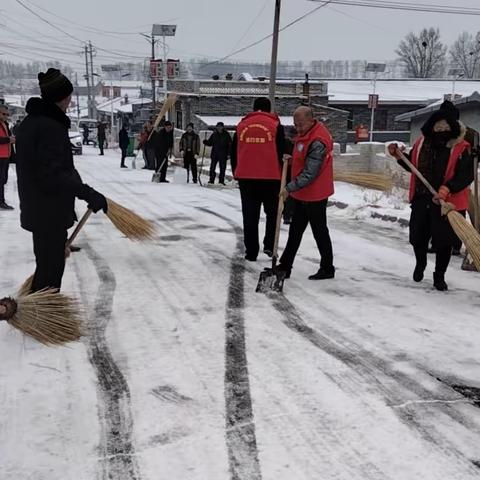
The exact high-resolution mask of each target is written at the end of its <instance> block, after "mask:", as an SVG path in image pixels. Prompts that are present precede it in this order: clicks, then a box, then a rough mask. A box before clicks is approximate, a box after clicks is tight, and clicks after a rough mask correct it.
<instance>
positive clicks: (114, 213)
mask: <svg viewBox="0 0 480 480" xmlns="http://www.w3.org/2000/svg"><path fill="white" fill-rule="evenodd" d="M107 203H108V209H107V217H108V218H109V219H110V221H111V222H112V223H113V224H114V225H115V227H116V228H117V229H118V230H120V232H122V233H123V234H124V235H125V236H126V237H127V238H129V239H130V240H136V241H143V240H152V239H153V238H154V236H155V231H156V229H155V225H154V224H153V222H151V221H149V220H145V219H144V218H142V217H141V216H140V215H137V214H136V213H135V212H132V210H129V209H128V208H125V207H123V206H122V205H119V204H118V203H116V202H114V201H113V200H111V199H110V198H107Z"/></svg>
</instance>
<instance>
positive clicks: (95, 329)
mask: <svg viewBox="0 0 480 480" xmlns="http://www.w3.org/2000/svg"><path fill="white" fill-rule="evenodd" d="M82 247H83V250H84V251H85V253H86V255H87V257H88V258H89V259H90V260H91V261H92V263H93V265H94V267H95V270H96V272H97V275H98V278H99V280H100V285H99V288H98V293H97V297H96V299H95V304H94V307H93V315H92V316H93V322H95V323H94V324H91V325H89V336H88V337H87V338H88V344H87V347H88V356H89V360H90V363H91V364H92V366H93V368H94V371H95V374H96V377H97V379H98V398H99V399H100V402H99V417H100V426H101V432H102V444H101V445H100V460H101V472H100V478H101V480H140V478H141V475H140V471H139V467H138V464H137V459H136V456H135V455H136V454H135V447H134V442H133V416H132V413H131V406H130V389H129V387H128V384H127V381H126V379H125V377H124V376H123V374H122V372H121V370H120V369H119V367H118V365H117V364H116V363H115V361H114V359H113V357H112V354H111V352H110V349H109V346H108V342H107V341H106V338H105V330H106V328H107V326H108V323H109V321H110V320H111V317H112V306H113V297H114V293H115V288H116V282H115V276H114V274H113V272H112V271H111V269H110V268H109V266H108V265H107V263H106V262H105V261H104V260H103V259H102V258H101V257H100V256H99V255H98V254H97V253H96V252H95V250H93V248H92V247H91V246H90V245H89V244H88V243H85V244H84V245H82ZM78 277H79V281H80V283H83V282H82V279H81V277H80V276H78ZM82 291H84V290H83V289H82Z"/></svg>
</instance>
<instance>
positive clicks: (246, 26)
mask: <svg viewBox="0 0 480 480" xmlns="http://www.w3.org/2000/svg"><path fill="white" fill-rule="evenodd" d="M20 1H21V2H23V3H24V4H25V5H27V6H29V7H31V8H32V9H33V10H35V11H36V12H37V13H38V14H39V15H41V16H42V17H44V18H45V19H46V20H48V21H50V22H51V23H53V24H55V25H57V26H58V27H59V28H61V29H63V30H65V31H67V32H68V33H69V34H71V35H72V36H73V37H75V39H74V38H71V37H68V36H66V35H64V34H62V33H61V32H59V31H58V30H55V29H54V28H52V27H51V26H49V25H48V24H46V23H45V22H43V21H42V20H40V19H39V18H36V17H35V16H34V15H32V13H30V12H28V11H27V10H25V9H24V8H23V7H22V6H21V5H20V4H19V3H18V1H17V0H1V4H0V24H1V25H0V53H1V54H3V55H0V58H3V59H5V58H8V59H11V60H17V61H26V60H27V59H32V58H38V59H43V60H49V58H46V57H45V56H46V55H48V56H49V57H54V58H58V60H59V61H62V62H65V63H67V62H70V63H72V66H74V67H75V69H80V68H81V64H82V57H81V55H80V53H79V52H80V50H81V43H80V40H81V41H87V40H91V41H92V43H94V44H95V45H96V46H98V47H100V48H104V49H107V50H114V51H121V52H128V54H129V55H131V56H132V58H130V60H132V61H135V60H136V61H141V58H140V57H143V56H148V55H149V46H148V44H147V42H146V40H144V39H142V38H141V37H140V36H139V35H135V34H132V35H121V34H119V33H108V34H102V33H100V32H99V31H92V30H89V29H98V30H101V31H103V32H123V33H134V32H141V31H143V32H145V33H149V32H150V31H151V26H150V25H151V24H152V23H162V22H165V23H176V24H177V25H178V31H177V36H176V37H175V38H173V39H171V40H169V42H168V43H169V45H170V49H171V50H170V56H171V57H178V58H188V57H205V56H208V57H217V58H218V57H223V56H225V55H228V54H229V53H230V52H232V51H234V50H236V49H238V48H241V47H243V46H245V45H248V44H249V43H252V42H254V41H255V40H258V39H260V38H262V37H263V36H265V35H268V34H269V33H271V31H272V24H273V9H274V3H275V1H274V0H171V1H165V0H135V1H131V2H130V1H129V0H77V1H74V2H73V1H71V0H20ZM404 1H410V2H412V3H414V4H415V3H416V2H414V1H413V0H404ZM422 3H427V4H437V5H438V4H443V5H448V4H450V5H454V6H462V7H477V8H480V1H479V0H460V1H459V4H458V5H457V3H456V2H451V1H449V0H422ZM282 4H283V5H282V25H285V24H287V23H289V22H290V21H292V20H294V19H295V18H297V17H299V16H300V15H302V14H305V13H307V12H308V11H310V10H312V9H313V8H315V7H316V6H318V5H319V3H315V2H312V1H308V0H282ZM40 7H41V8H43V9H44V10H41V9H40ZM45 10H48V11H50V12H52V13H54V14H55V15H57V16H58V17H64V18H65V19H70V22H68V21H67V20H65V19H62V18H58V17H55V16H52V15H51V14H49V13H47V11H45ZM426 26H428V27H430V26H433V27H439V28H440V30H441V34H442V39H443V40H444V41H445V42H446V43H448V44H450V43H452V42H453V41H454V40H455V38H456V37H457V36H458V34H459V33H460V32H461V31H462V30H468V31H470V32H476V31H477V30H480V16H463V15H442V14H431V13H413V12H396V11H387V10H376V9H371V8H365V7H352V6H350V7H347V6H338V5H336V6H334V7H331V6H327V7H325V8H322V9H320V10H319V11H317V12H316V13H314V14H312V15H310V16H309V17H308V18H306V19H305V20H303V21H302V22H300V23H298V24H296V25H294V26H293V27H291V28H289V29H288V30H286V31H285V32H283V33H282V34H281V39H280V51H279V59H280V60H300V59H301V60H315V59H318V60H321V59H367V60H373V61H375V60H378V61H382V60H387V59H394V58H395V57H396V55H395V52H394V51H395V48H396V47H397V45H398V43H399V41H400V40H401V39H402V38H403V37H404V35H405V34H407V33H408V32H409V31H412V30H413V31H418V30H419V29H421V28H422V27H426ZM85 27H87V28H85ZM6 43H7V44H8V45H6ZM12 44H13V46H12ZM270 47H271V40H268V41H265V42H264V43H262V44H261V45H259V46H256V47H254V48H251V49H249V50H247V51H244V52H242V53H240V54H238V55H236V56H234V57H232V59H235V60H254V61H268V60H269V58H270ZM42 48H44V49H45V50H42ZM14 55H16V56H14ZM136 56H138V57H139V58H133V57H136ZM117 59H119V60H120V59H121V57H119V56H116V55H115V54H112V53H110V52H104V51H102V52H99V58H98V60H97V61H98V62H99V63H100V62H101V63H105V62H108V61H111V62H112V61H114V60H117ZM124 60H126V61H128V59H127V58H125V59H124Z"/></svg>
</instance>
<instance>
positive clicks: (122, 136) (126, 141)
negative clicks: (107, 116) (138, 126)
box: [118, 128, 130, 150]
mask: <svg viewBox="0 0 480 480" xmlns="http://www.w3.org/2000/svg"><path fill="white" fill-rule="evenodd" d="M118 144H119V147H120V148H121V149H122V150H124V149H127V148H128V146H129V145H130V138H129V137H128V132H127V131H126V130H125V129H123V128H122V129H121V130H120V133H119V134H118Z"/></svg>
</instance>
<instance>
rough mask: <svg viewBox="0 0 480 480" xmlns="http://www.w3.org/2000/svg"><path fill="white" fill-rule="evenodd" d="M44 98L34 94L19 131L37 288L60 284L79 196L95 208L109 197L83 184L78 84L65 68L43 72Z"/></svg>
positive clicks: (23, 217)
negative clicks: (73, 138)
mask: <svg viewBox="0 0 480 480" xmlns="http://www.w3.org/2000/svg"><path fill="white" fill-rule="evenodd" d="M38 79H39V84H40V91H41V98H30V99H29V100H28V102H27V105H26V112H27V114H28V115H27V117H26V118H25V120H24V121H23V122H22V124H21V125H20V127H19V128H18V131H17V181H18V194H19V197H20V222H21V226H22V228H24V229H25V230H28V231H29V232H32V235H33V251H34V254H35V260H36V270H35V275H34V278H33V283H32V291H34V292H35V291H38V290H42V289H44V288H48V287H50V288H56V289H60V287H61V283H62V277H63V271H64V268H65V243H66V241H67V229H68V228H70V227H72V226H73V224H74V223H75V221H76V220H77V218H76V215H75V210H74V207H75V198H80V199H81V200H84V201H86V202H87V203H88V208H90V209H91V210H93V211H94V212H95V213H96V212H98V211H99V210H103V211H104V212H106V211H107V208H108V205H107V200H106V199H105V197H104V196H103V195H102V194H101V193H99V192H97V191H95V190H94V189H93V188H91V187H89V186H88V185H87V184H85V183H83V181H82V179H81V178H80V175H79V173H78V172H77V170H76V169H75V166H74V164H73V155H72V150H71V147H70V140H69V136H68V129H69V128H70V119H69V118H68V117H67V115H66V113H65V112H66V110H67V108H68V105H69V104H70V100H71V94H72V91H73V86H72V84H71V82H70V80H68V78H67V77H65V76H64V75H62V73H61V72H60V71H59V70H56V69H54V68H49V69H48V71H47V72H46V73H43V72H41V73H39V74H38Z"/></svg>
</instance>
